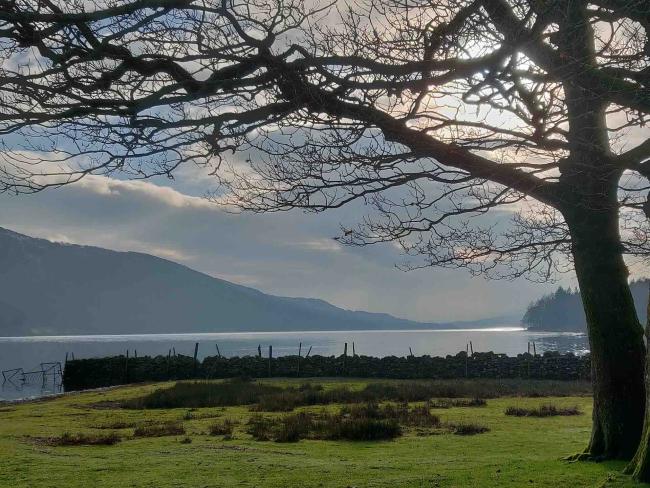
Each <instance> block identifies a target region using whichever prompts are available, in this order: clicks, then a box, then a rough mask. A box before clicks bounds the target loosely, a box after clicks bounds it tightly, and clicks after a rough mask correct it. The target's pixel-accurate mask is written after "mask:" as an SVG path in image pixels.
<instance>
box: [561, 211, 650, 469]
mask: <svg viewBox="0 0 650 488" xmlns="http://www.w3.org/2000/svg"><path fill="white" fill-rule="evenodd" d="M565 217H567V223H568V224H569V229H570V231H571V237H572V246H573V247H572V252H573V258H574V264H575V270H576V275H577V277H578V283H579V285H580V293H581V296H582V302H583V306H584V309H585V314H586V317H587V327H588V331H589V344H590V349H591V361H592V366H591V370H592V384H593V389H594V408H593V427H592V434H591V440H590V442H589V446H588V447H587V449H586V451H585V453H584V455H585V456H588V457H590V458H592V459H630V458H632V456H634V453H635V451H636V449H637V447H638V444H639V440H640V438H641V428H642V425H643V419H644V412H645V386H644V374H643V371H644V361H645V360H644V358H645V346H644V343H643V329H642V327H641V325H640V324H639V320H638V318H637V314H636V310H635V308H634V300H633V298H632V293H631V292H630V287H629V284H628V281H627V278H628V270H627V267H626V265H625V262H624V261H623V257H622V252H621V244H620V236H619V230H618V212H617V210H616V209H614V208H613V207H609V208H607V207H605V208H602V207H601V208H600V209H584V208H583V209H582V210H579V211H577V212H575V213H573V214H572V215H570V216H565Z"/></svg>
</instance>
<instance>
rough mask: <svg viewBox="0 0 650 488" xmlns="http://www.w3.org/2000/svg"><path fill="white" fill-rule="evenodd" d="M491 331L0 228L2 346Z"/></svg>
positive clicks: (488, 322)
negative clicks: (156, 336)
mask: <svg viewBox="0 0 650 488" xmlns="http://www.w3.org/2000/svg"><path fill="white" fill-rule="evenodd" d="M502 323H503V322H502ZM489 325H492V323H491V322H490V321H489V320H484V321H477V322H458V323H453V324H432V323H421V322H415V321H411V320H405V319H399V318H396V317H393V316H391V315H388V314H381V313H369V312H357V311H349V310H344V309H341V308H338V307H335V306H334V305H331V304H330V303H327V302H325V301H323V300H317V299H311V298H287V297H278V296H272V295H267V294H265V293H262V292H260V291H258V290H255V289H253V288H248V287H245V286H241V285H236V284H234V283H230V282H228V281H224V280H220V279H217V278H213V277H211V276H208V275H206V274H203V273H200V272H198V271H194V270H192V269H190V268H188V267H186V266H182V265H180V264H177V263H174V262H171V261H168V260H165V259H161V258H158V257H155V256H151V255H148V254H142V253H136V252H116V251H110V250H107V249H101V248H97V247H90V246H79V245H70V244H61V243H54V242H50V241H47V240H44V239H36V238H32V237H28V236H25V235H22V234H18V233H16V232H13V231H10V230H7V229H3V228H1V227H0V336H16V335H53V334H56V335H63V334H133V333H181V332H222V331H287V330H354V329H356V330H359V329H420V328H442V327H464V326H465V327H467V326H470V327H471V326H475V327H481V326H482V327H485V326H489Z"/></svg>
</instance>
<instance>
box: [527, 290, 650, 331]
mask: <svg viewBox="0 0 650 488" xmlns="http://www.w3.org/2000/svg"><path fill="white" fill-rule="evenodd" d="M649 285H650V280H647V279H645V280H639V281H634V282H632V284H631V285H630V287H631V289H632V296H633V297H634V303H635V304H636V310H637V313H638V314H639V320H640V321H641V323H642V324H645V323H646V316H647V305H648V286H649ZM521 322H522V324H523V325H525V326H526V327H528V328H529V329H533V330H552V331H563V332H585V331H586V330H587V323H586V320H585V313H584V309H583V308H582V301H581V299H580V292H579V291H578V290H577V289H576V290H571V289H565V288H562V287H560V288H558V289H557V291H555V293H551V294H550V295H545V296H543V297H542V298H540V299H539V300H537V301H536V302H533V303H531V304H530V305H529V306H528V309H527V310H526V313H525V314H524V317H523V319H522V320H521Z"/></svg>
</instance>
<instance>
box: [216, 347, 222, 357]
mask: <svg viewBox="0 0 650 488" xmlns="http://www.w3.org/2000/svg"><path fill="white" fill-rule="evenodd" d="M215 346H217V357H221V351H220V350H219V344H215Z"/></svg>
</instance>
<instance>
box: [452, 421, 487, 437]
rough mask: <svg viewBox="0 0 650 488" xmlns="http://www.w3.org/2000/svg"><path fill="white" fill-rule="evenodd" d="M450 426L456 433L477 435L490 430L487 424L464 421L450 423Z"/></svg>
mask: <svg viewBox="0 0 650 488" xmlns="http://www.w3.org/2000/svg"><path fill="white" fill-rule="evenodd" d="M448 428H449V429H450V430H451V432H453V433H454V434H456V435H476V434H483V433H484V432H489V431H490V429H489V428H487V427H486V426H485V425H481V424H475V423H464V422H459V423H455V424H454V423H452V424H449V425H448Z"/></svg>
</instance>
